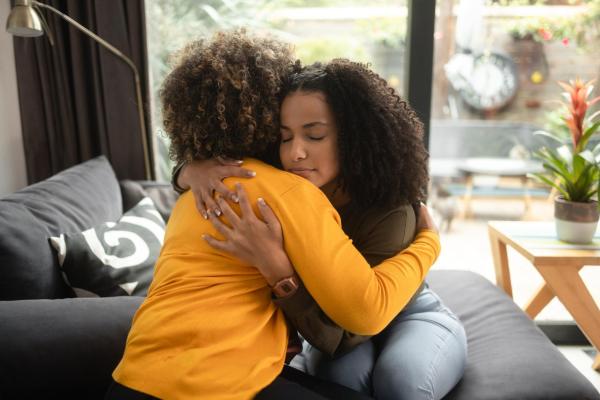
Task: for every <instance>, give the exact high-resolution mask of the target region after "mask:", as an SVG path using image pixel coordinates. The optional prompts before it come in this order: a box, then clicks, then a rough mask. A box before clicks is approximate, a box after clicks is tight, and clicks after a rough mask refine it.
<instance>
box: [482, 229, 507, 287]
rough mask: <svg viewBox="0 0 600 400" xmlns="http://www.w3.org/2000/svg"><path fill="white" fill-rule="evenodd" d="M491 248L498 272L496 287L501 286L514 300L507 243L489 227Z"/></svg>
mask: <svg viewBox="0 0 600 400" xmlns="http://www.w3.org/2000/svg"><path fill="white" fill-rule="evenodd" d="M488 234H489V236H490V246H491V248H492V255H493V257H494V269H495V271H496V285H498V286H500V287H501V288H502V289H503V290H504V292H506V294H507V295H508V296H509V297H510V298H512V284H511V282H510V270H509V269H508V255H507V253H506V243H504V242H502V241H501V240H500V238H499V237H498V235H496V232H495V231H493V230H492V229H491V228H489V227H488Z"/></svg>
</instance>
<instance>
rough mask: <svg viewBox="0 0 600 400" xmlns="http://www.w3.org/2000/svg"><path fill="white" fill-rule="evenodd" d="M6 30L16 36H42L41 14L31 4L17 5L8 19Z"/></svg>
mask: <svg viewBox="0 0 600 400" xmlns="http://www.w3.org/2000/svg"><path fill="white" fill-rule="evenodd" d="M6 32H8V33H10V34H12V35H15V36H24V37H33V36H42V35H43V34H44V30H43V29H42V22H41V20H40V16H39V15H38V14H37V12H36V11H35V10H34V9H33V7H31V6H29V5H15V6H14V7H13V9H12V10H11V12H10V14H9V16H8V20H7V21H6Z"/></svg>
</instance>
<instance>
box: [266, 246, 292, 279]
mask: <svg viewBox="0 0 600 400" xmlns="http://www.w3.org/2000/svg"><path fill="white" fill-rule="evenodd" d="M260 269H261V270H262V271H263V276H264V277H265V279H266V280H267V283H268V284H269V286H271V287H273V286H274V285H275V284H276V283H277V282H279V281H280V280H282V279H285V278H289V277H290V276H292V275H294V274H295V271H294V267H293V266H292V263H291V262H290V259H289V258H288V256H287V254H286V253H285V252H284V251H282V252H281V253H280V254H274V255H273V256H272V257H271V259H270V260H265V262H263V263H262V265H261V267H260Z"/></svg>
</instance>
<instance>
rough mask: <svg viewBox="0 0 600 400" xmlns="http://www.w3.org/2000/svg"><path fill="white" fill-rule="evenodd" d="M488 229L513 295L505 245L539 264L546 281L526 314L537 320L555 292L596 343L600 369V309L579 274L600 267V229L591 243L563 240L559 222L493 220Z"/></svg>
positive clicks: (500, 281)
mask: <svg viewBox="0 0 600 400" xmlns="http://www.w3.org/2000/svg"><path fill="white" fill-rule="evenodd" d="M488 233H489V236H490V243H491V247H492V253H493V256H494V267H495V270H496V284H497V285H498V286H500V287H501V288H502V289H503V290H504V291H505V292H506V293H507V294H508V295H509V296H510V297H512V285H511V281H510V270H509V268H508V256H507V251H506V246H507V245H508V246H511V247H512V248H513V249H515V250H516V251H518V252H519V253H521V254H522V255H523V256H524V257H525V258H527V259H528V260H529V261H530V262H531V263H532V264H533V265H534V266H535V268H536V269H537V271H538V272H539V273H540V275H541V276H542V278H543V279H544V281H545V282H544V284H543V285H542V286H541V287H540V288H539V289H538V290H537V292H536V293H535V295H534V296H533V298H532V299H531V300H530V301H529V302H528V304H527V305H526V306H525V312H526V313H527V315H529V317H530V318H531V319H534V318H535V317H536V316H537V315H538V314H539V313H540V311H542V309H543V308H544V307H545V306H546V305H547V304H548V303H549V302H550V300H552V299H553V298H554V296H556V297H558V299H559V300H560V302H561V303H562V304H563V305H564V306H565V308H566V309H567V310H568V311H569V313H571V315H572V316H573V318H574V319H575V322H576V323H577V325H578V326H579V328H580V329H581V331H582V332H583V333H584V334H585V335H586V337H587V338H588V339H589V341H590V342H591V343H592V345H593V346H594V347H595V348H596V351H597V355H596V359H595V360H594V363H593V366H592V367H593V368H594V369H595V370H597V371H600V310H599V309H598V305H597V304H596V303H595V301H594V299H593V298H592V296H591V295H590V292H589V291H588V288H587V287H586V285H585V284H584V283H583V281H582V279H581V276H580V275H579V270H580V269H581V268H583V266H595V267H598V266H600V236H599V235H598V233H596V237H595V238H594V242H593V243H592V244H590V245H570V244H568V243H564V242H560V241H558V240H557V239H556V234H555V228H554V222H524V221H490V222H489V223H488ZM596 289H598V290H600V288H596Z"/></svg>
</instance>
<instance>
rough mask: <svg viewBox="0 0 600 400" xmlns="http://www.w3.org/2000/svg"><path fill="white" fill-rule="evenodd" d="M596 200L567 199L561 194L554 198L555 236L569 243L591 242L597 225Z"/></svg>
mask: <svg viewBox="0 0 600 400" xmlns="http://www.w3.org/2000/svg"><path fill="white" fill-rule="evenodd" d="M598 217H599V213H598V202H597V201H596V200H591V201H589V202H587V203H579V202H575V201H567V200H565V199H564V198H563V197H562V196H557V197H556V198H555V199H554V221H555V222H556V236H557V237H558V239H559V240H562V241H565V242H570V243H579V244H584V243H591V241H592V239H593V238H594V234H595V233H596V228H597V226H598Z"/></svg>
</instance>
